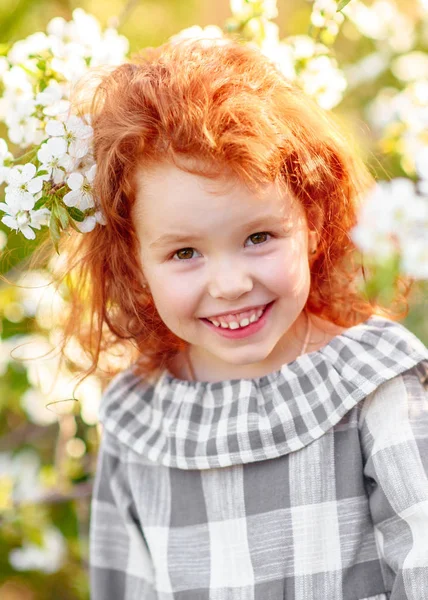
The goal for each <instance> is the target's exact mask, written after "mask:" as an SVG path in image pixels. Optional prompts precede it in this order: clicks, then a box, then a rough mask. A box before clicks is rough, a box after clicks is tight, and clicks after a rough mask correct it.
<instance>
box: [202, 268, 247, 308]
mask: <svg viewBox="0 0 428 600" xmlns="http://www.w3.org/2000/svg"><path fill="white" fill-rule="evenodd" d="M208 288H209V290H208V291H209V294H210V295H211V296H212V297H213V298H225V299H227V300H234V299H235V298H239V297H240V296H242V294H245V293H246V292H250V291H251V290H252V289H253V280H252V277H251V276H250V275H249V274H248V273H247V272H246V271H244V270H243V269H242V268H238V266H236V268H234V267H233V265H230V264H229V265H228V266H227V267H226V266H224V264H223V267H222V268H219V269H216V271H215V272H212V273H211V276H210V279H209V284H208Z"/></svg>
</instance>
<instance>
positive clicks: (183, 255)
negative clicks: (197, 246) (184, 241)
mask: <svg viewBox="0 0 428 600" xmlns="http://www.w3.org/2000/svg"><path fill="white" fill-rule="evenodd" d="M194 252H195V251H194V249H193V248H181V250H177V252H176V253H175V254H174V257H173V258H175V257H176V256H177V258H178V260H188V259H189V258H193V253H194Z"/></svg>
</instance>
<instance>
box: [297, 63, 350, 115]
mask: <svg viewBox="0 0 428 600" xmlns="http://www.w3.org/2000/svg"><path fill="white" fill-rule="evenodd" d="M299 80H300V83H301V85H302V87H303V89H304V91H305V92H306V93H307V94H309V95H310V96H313V97H314V98H315V100H316V101H317V102H318V104H319V105H320V106H321V107H322V108H325V109H326V110H329V109H331V108H333V107H335V106H336V105H337V104H339V102H340V101H341V99H342V96H343V92H344V90H345V89H346V79H345V77H344V75H343V73H342V71H341V70H340V69H339V68H338V67H337V65H336V61H335V60H334V59H332V58H330V57H329V56H315V57H314V58H312V59H310V60H309V61H308V62H307V64H306V67H305V69H304V70H303V71H302V72H301V73H300V75H299Z"/></svg>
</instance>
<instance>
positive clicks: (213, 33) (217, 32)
mask: <svg viewBox="0 0 428 600" xmlns="http://www.w3.org/2000/svg"><path fill="white" fill-rule="evenodd" d="M181 40H189V41H192V40H200V41H201V43H202V45H205V46H210V45H213V44H216V43H217V44H223V43H224V44H226V43H227V40H226V39H225V38H224V36H223V31H222V30H221V29H220V27H217V26H216V25H207V26H206V27H204V28H202V27H200V26H199V25H193V26H192V27H187V28H186V29H182V30H181V31H180V32H179V33H177V34H175V35H173V36H171V37H170V38H169V41H170V42H172V43H177V42H180V41H181Z"/></svg>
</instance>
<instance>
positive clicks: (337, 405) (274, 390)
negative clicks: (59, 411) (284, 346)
mask: <svg viewBox="0 0 428 600" xmlns="http://www.w3.org/2000/svg"><path fill="white" fill-rule="evenodd" d="M424 360H428V350H427V349H426V348H425V346H424V345H423V344H422V342H421V341H420V340H418V339H417V338H416V337H415V336H414V335H413V334H412V333H411V332H410V331H408V330H407V329H406V328H404V327H403V326H402V325H399V324H397V323H394V322H392V321H390V320H388V319H385V318H382V317H379V316H373V317H370V318H369V319H368V320H367V321H365V322H364V323H361V324H359V325H356V326H354V327H351V328H349V329H347V330H346V331H344V332H342V333H341V334H340V335H338V336H336V337H334V338H332V339H331V340H330V341H329V342H328V343H327V344H326V345H325V346H323V347H322V348H321V349H319V350H316V351H314V352H310V353H308V354H304V355H302V356H299V357H298V358H296V360H294V361H292V362H290V363H287V364H285V365H283V366H282V367H281V368H280V369H279V370H277V371H275V372H273V373H270V374H269V375H264V376H262V377H258V378H255V379H231V380H225V381H219V382H199V381H184V380H181V379H178V378H176V377H174V376H173V375H172V374H171V373H170V372H169V371H167V370H165V371H163V372H162V374H161V375H160V377H159V379H158V380H157V381H156V382H153V383H148V382H147V381H143V380H141V378H140V377H138V376H137V375H135V374H134V369H133V366H131V367H130V368H129V369H127V370H126V371H124V372H122V373H120V374H119V375H117V376H116V377H115V378H114V379H113V380H112V382H111V383H110V385H109V386H108V387H107V389H106V391H105V393H104V395H103V399H102V403H101V409H100V419H101V422H102V423H103V425H104V427H105V428H106V430H107V431H109V432H110V433H111V434H113V435H114V436H115V437H117V438H118V439H119V441H121V442H122V443H124V444H125V445H127V446H128V447H130V448H131V449H132V450H133V451H134V452H136V453H138V454H140V455H142V456H143V457H144V458H146V459H148V460H149V461H152V462H155V463H158V464H161V465H164V466H167V467H175V468H181V469H209V468H215V467H226V466H230V465H236V464H244V463H250V462H256V461H259V460H266V459H270V458H275V457H278V456H281V455H285V454H288V453H290V452H293V451H295V450H299V449H300V448H303V447H304V446H306V445H308V444H310V443H311V442H312V441H314V440H315V439H317V438H319V437H321V436H322V435H324V433H325V432H326V431H328V430H329V429H331V428H332V427H333V426H334V425H336V424H337V423H338V422H339V421H340V419H341V418H342V417H343V416H344V415H345V414H346V413H347V412H348V411H349V410H351V409H352V408H353V407H354V406H355V405H356V404H357V403H358V402H359V401H360V400H362V399H363V398H365V397H366V396H367V395H368V394H370V393H371V392H373V391H374V390H375V389H376V388H378V387H379V386H380V385H381V384H382V383H384V382H385V381H388V380H389V379H392V378H393V377H395V376H397V375H399V374H400V373H404V372H405V371H407V370H408V369H411V368H412V367H414V366H415V365H417V364H418V363H420V362H422V361H424Z"/></svg>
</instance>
